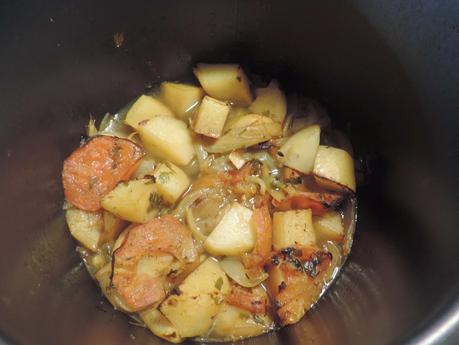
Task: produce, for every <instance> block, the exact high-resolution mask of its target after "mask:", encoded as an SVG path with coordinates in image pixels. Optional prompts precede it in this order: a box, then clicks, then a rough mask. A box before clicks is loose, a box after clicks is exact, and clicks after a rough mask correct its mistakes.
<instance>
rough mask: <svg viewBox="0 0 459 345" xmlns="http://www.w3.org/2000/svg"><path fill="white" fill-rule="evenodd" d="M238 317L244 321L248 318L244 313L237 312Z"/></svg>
mask: <svg viewBox="0 0 459 345" xmlns="http://www.w3.org/2000/svg"><path fill="white" fill-rule="evenodd" d="M239 318H240V319H241V320H244V321H245V320H247V319H248V318H249V316H248V315H247V314H245V313H239Z"/></svg>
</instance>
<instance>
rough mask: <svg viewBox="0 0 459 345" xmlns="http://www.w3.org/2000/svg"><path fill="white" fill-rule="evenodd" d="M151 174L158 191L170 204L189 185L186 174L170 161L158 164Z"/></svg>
mask: <svg viewBox="0 0 459 345" xmlns="http://www.w3.org/2000/svg"><path fill="white" fill-rule="evenodd" d="M153 176H154V177H155V180H156V186H157V191H158V193H159V194H160V195H161V196H162V197H163V198H164V200H166V201H167V202H168V203H170V204H173V203H175V202H176V201H177V199H178V198H180V196H181V195H182V194H183V193H184V192H185V191H186V190H187V189H188V187H189V185H190V180H189V179H188V176H186V174H185V173H184V172H183V170H182V169H180V168H179V167H178V166H176V165H174V164H172V163H161V164H159V165H158V166H157V167H156V169H155V172H154V173H153Z"/></svg>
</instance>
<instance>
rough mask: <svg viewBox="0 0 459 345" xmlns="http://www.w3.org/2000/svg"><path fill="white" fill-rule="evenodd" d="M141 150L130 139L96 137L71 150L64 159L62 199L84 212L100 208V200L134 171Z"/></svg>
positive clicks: (140, 156) (141, 152)
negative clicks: (63, 195)
mask: <svg viewBox="0 0 459 345" xmlns="http://www.w3.org/2000/svg"><path fill="white" fill-rule="evenodd" d="M142 156H143V150H142V148H141V147H140V146H138V145H136V144H134V143H133V142H132V141H130V140H126V139H120V138H116V137H108V136H98V137H95V138H93V139H91V140H89V141H88V142H87V143H86V144H85V145H84V146H82V147H80V148H78V149H77V150H75V151H74V152H73V153H72V154H71V155H70V156H69V157H68V158H67V159H66V160H65V162H64V168H63V170H62V183H63V185H64V193H65V198H66V199H67V201H69V202H70V203H71V204H73V205H75V206H76V207H78V208H80V209H82V210H85V211H97V210H99V209H100V207H101V206H100V200H101V199H102V197H104V196H105V195H106V194H107V193H108V192H110V191H111V190H112V189H113V188H115V186H116V184H117V183H118V182H120V181H124V180H127V179H129V178H130V177H131V175H132V173H133V172H134V171H135V170H136V168H137V165H138V164H139V161H140V159H141V158H142Z"/></svg>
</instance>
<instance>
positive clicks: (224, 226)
mask: <svg viewBox="0 0 459 345" xmlns="http://www.w3.org/2000/svg"><path fill="white" fill-rule="evenodd" d="M252 213H253V212H252V210H250V209H248V208H247V207H244V206H242V205H241V204H238V203H237V202H235V203H233V204H232V205H231V207H230V209H229V210H228V211H227V212H226V213H225V215H224V216H223V218H222V219H221V220H220V222H219V223H218V224H217V226H216V227H215V229H214V230H213V231H212V232H211V234H210V235H209V237H207V239H206V241H205V242H204V248H205V249H206V250H207V251H208V252H209V253H210V254H212V255H228V256H229V255H239V254H242V253H246V252H249V251H251V250H252V248H253V246H254V245H255V234H254V231H253V229H252V224H251V222H250V220H251V218H252Z"/></svg>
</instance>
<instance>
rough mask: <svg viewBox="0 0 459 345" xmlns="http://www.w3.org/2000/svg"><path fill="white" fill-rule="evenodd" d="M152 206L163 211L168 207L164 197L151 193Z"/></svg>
mask: <svg viewBox="0 0 459 345" xmlns="http://www.w3.org/2000/svg"><path fill="white" fill-rule="evenodd" d="M150 206H151V208H153V209H161V208H163V207H165V206H167V203H166V201H165V200H164V199H163V197H162V196H161V195H159V194H158V193H151V194H150Z"/></svg>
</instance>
